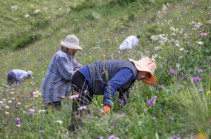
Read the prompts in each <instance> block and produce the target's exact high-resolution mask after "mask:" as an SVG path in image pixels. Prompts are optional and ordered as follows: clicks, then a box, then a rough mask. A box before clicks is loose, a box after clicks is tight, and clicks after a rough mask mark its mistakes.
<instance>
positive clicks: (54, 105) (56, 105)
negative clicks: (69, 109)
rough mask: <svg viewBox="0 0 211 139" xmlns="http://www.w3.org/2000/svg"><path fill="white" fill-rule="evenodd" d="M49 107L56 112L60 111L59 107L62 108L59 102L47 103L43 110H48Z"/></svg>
mask: <svg viewBox="0 0 211 139" xmlns="http://www.w3.org/2000/svg"><path fill="white" fill-rule="evenodd" d="M49 107H50V108H53V109H55V110H57V111H60V110H61V107H62V104H61V101H55V102H51V103H47V104H46V105H45V109H48V108H49Z"/></svg>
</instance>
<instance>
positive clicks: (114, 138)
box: [108, 135, 119, 139]
mask: <svg viewBox="0 0 211 139" xmlns="http://www.w3.org/2000/svg"><path fill="white" fill-rule="evenodd" d="M108 139H119V138H118V137H115V136H114V135H111V136H110V137H108Z"/></svg>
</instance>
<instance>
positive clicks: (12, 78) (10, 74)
mask: <svg viewBox="0 0 211 139" xmlns="http://www.w3.org/2000/svg"><path fill="white" fill-rule="evenodd" d="M18 82H19V80H18V78H17V76H16V74H15V73H14V72H12V71H10V72H8V74H7V83H8V85H12V84H13V83H15V84H17V83H18Z"/></svg>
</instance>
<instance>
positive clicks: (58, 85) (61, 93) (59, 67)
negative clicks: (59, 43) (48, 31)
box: [42, 50, 82, 103]
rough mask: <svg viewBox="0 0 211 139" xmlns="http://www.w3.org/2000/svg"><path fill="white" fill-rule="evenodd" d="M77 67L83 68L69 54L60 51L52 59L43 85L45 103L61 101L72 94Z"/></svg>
mask: <svg viewBox="0 0 211 139" xmlns="http://www.w3.org/2000/svg"><path fill="white" fill-rule="evenodd" d="M75 67H78V68H80V67H82V65H81V64H79V63H78V62H77V61H76V60H75V59H74V58H73V57H71V55H70V54H69V53H67V52H64V51H62V50H59V51H58V52H57V53H56V54H55V55H54V56H53V58H52V60H51V62H50V64H49V67H48V71H47V74H46V76H45V78H44V80H43V83H42V97H43V103H50V102H55V101H61V100H62V99H63V98H65V97H66V96H67V95H69V94H70V92H71V79H72V76H73V74H74V73H75V70H74V68H75Z"/></svg>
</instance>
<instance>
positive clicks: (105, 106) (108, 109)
mask: <svg viewBox="0 0 211 139" xmlns="http://www.w3.org/2000/svg"><path fill="white" fill-rule="evenodd" d="M110 111H111V107H110V106H109V105H104V106H103V108H102V109H101V110H100V113H101V114H109V113H110Z"/></svg>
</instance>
